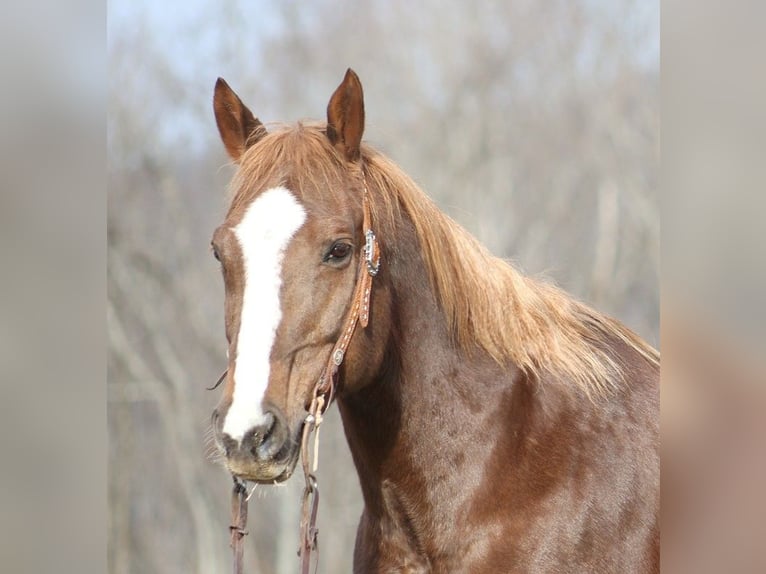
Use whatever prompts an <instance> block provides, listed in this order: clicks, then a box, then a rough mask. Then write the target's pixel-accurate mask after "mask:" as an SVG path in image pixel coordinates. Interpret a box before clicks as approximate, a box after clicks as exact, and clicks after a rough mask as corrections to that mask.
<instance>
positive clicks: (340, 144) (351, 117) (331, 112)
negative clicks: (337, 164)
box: [327, 68, 364, 161]
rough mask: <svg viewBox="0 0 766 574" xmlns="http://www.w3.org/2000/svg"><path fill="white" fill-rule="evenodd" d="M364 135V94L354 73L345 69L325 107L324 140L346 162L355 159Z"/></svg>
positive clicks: (357, 156) (357, 157)
mask: <svg viewBox="0 0 766 574" xmlns="http://www.w3.org/2000/svg"><path fill="white" fill-rule="evenodd" d="M362 132H364V94H363V92H362V83H361V82H360V81H359V76H357V75H356V73H355V72H354V70H352V69H351V68H349V69H348V70H346V76H345V77H344V78H343V81H342V82H341V84H340V86H338V88H337V89H336V90H335V93H333V95H332V97H331V98H330V103H329V104H327V137H328V138H329V139H330V142H331V143H332V144H333V145H334V146H335V147H336V149H337V150H338V151H340V152H341V153H342V154H343V156H344V157H345V158H346V159H347V160H349V161H357V160H358V159H359V153H360V152H359V146H360V145H361V143H362Z"/></svg>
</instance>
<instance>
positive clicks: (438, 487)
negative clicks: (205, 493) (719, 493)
mask: <svg viewBox="0 0 766 574" xmlns="http://www.w3.org/2000/svg"><path fill="white" fill-rule="evenodd" d="M213 107H214V112H215V119H216V123H217V126H218V130H219V132H220V136H221V139H222V141H223V144H224V147H225V148H226V150H227V152H228V154H229V155H230V157H231V158H232V160H233V161H234V163H235V164H236V166H237V172H236V174H235V175H234V177H233V180H232V184H231V187H232V190H233V192H232V199H231V204H230V207H229V209H228V212H227V214H226V216H225V219H224V221H223V223H222V224H221V225H220V226H219V227H218V228H217V229H216V230H215V232H214V233H213V237H212V242H211V244H212V251H213V253H214V255H215V257H216V258H217V259H218V260H219V261H220V263H221V269H222V274H223V280H224V285H225V303H224V307H225V330H226V338H227V341H228V371H227V374H226V376H225V380H224V386H223V391H222V395H221V399H220V402H219V403H218V405H217V407H216V408H215V410H214V412H213V415H212V424H213V428H214V436H215V441H216V444H217V445H218V448H219V449H220V451H221V454H222V458H223V459H224V460H225V465H226V467H227V469H228V470H229V471H230V472H231V473H232V474H233V475H234V476H235V477H239V478H240V479H242V480H249V481H254V482H260V483H275V482H281V481H284V480H287V479H288V478H289V477H290V476H291V475H292V473H293V471H294V469H295V466H296V462H297V460H298V458H299V453H300V451H301V448H302V447H305V444H304V443H305V440H304V434H305V433H304V432H303V431H304V430H305V428H306V425H307V424H308V422H307V420H308V418H309V417H308V416H307V415H308V413H309V412H312V413H313V412H315V411H316V409H315V408H314V407H315V406H316V401H317V397H321V398H322V399H325V401H323V402H324V405H323V408H326V407H327V405H328V404H329V403H330V402H334V403H335V404H337V406H338V409H339V410H340V415H341V419H342V423H343V428H344V432H345V435H346V439H347V442H348V446H349V448H350V451H351V454H352V458H353V461H354V465H355V467H356V471H357V474H358V479H359V484H360V486H361V491H362V497H363V501H364V508H363V511H362V514H361V518H360V520H359V525H358V529H357V535H356V543H355V548H354V555H353V564H354V567H353V568H354V572H433V573H439V572H472V573H483V572H492V573H497V572H523V573H539V572H557V573H560V572H589V573H614V572H640V573H649V572H659V522H658V516H659V364H660V355H659V352H658V351H656V350H655V349H654V348H652V347H651V346H650V345H649V344H648V343H646V342H645V341H644V340H642V339H641V338H640V337H639V336H638V335H636V334H635V333H634V332H632V331H631V330H629V329H628V328H627V327H625V326H624V325H622V324H621V323H619V322H618V321H617V320H615V319H612V318H610V317H608V316H606V315H604V314H602V313H599V312H598V311H596V310H594V309H592V308H590V307H588V306H587V305H585V304H583V303H581V302H578V301H577V300H575V299H574V298H573V297H571V296H569V295H567V294H566V293H564V292H563V291H562V290H560V289H558V288H557V287H555V286H553V285H552V284H550V283H549V282H547V281H543V280H540V279H536V278H532V277H529V276H526V275H523V274H522V273H521V272H519V271H518V270H516V269H515V268H514V267H513V266H512V265H511V264H509V263H508V262H506V261H504V260H502V259H500V258H497V257H495V256H493V255H492V254H490V253H489V251H488V250H487V249H486V248H485V247H484V246H483V245H482V244H480V243H479V241H478V240H477V239H475V238H474V237H473V236H472V235H470V234H469V233H468V232H467V231H466V230H464V229H463V228H462V227H461V226H460V225H459V224H457V223H456V222H455V221H453V220H452V219H450V218H449V217H448V216H446V215H445V214H444V213H442V212H441V211H440V210H439V209H438V208H437V207H436V205H435V204H434V202H433V201H432V200H431V199H430V198H429V197H428V196H427V195H426V194H425V193H424V192H423V191H422V190H421V189H419V187H418V186H417V185H416V184H415V183H414V182H413V181H412V179H410V178H409V177H408V176H407V175H406V174H405V173H403V171H402V170H401V169H400V168H399V167H397V166H396V165H395V164H394V163H393V162H392V161H391V160H390V159H388V158H386V157H385V156H384V155H383V154H382V153H380V152H379V151H376V150H375V149H374V148H373V147H371V146H370V145H368V144H367V143H365V142H363V141H362V135H363V131H364V122H365V110H364V97H363V90H362V85H361V82H360V80H359V78H358V76H357V75H356V74H355V73H354V72H353V71H352V70H351V69H349V70H348V71H347V72H346V75H345V77H344V79H343V81H342V82H341V84H340V85H339V86H338V88H337V89H336V90H335V92H334V93H333V94H332V96H331V98H330V100H329V103H328V106H327V119H326V122H310V121H303V122H299V123H297V124H292V125H288V124H286V125H277V126H274V127H271V126H270V127H269V129H267V128H266V127H265V126H264V124H263V123H261V121H260V120H258V119H257V118H256V117H255V116H254V115H253V114H252V112H251V111H250V110H249V109H248V108H247V107H246V106H245V105H244V104H243V103H242V101H241V100H240V98H239V96H237V94H236V93H235V92H234V91H233V90H232V89H231V88H230V87H229V85H228V84H227V83H226V82H225V81H224V80H222V79H220V78H219V79H218V81H217V83H216V86H215V91H214V98H213ZM373 279H374V281H373ZM312 408H314V410H311V409H312ZM320 412H322V408H321V407H320Z"/></svg>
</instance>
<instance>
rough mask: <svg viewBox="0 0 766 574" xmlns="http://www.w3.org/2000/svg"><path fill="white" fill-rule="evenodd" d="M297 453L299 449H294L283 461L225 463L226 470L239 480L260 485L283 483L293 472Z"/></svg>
mask: <svg viewBox="0 0 766 574" xmlns="http://www.w3.org/2000/svg"><path fill="white" fill-rule="evenodd" d="M299 452H300V449H298V448H296V449H294V450H293V452H291V453H290V455H289V457H288V458H286V459H285V460H251V461H242V460H237V461H227V462H226V468H227V469H228V471H229V472H230V473H231V474H233V475H234V476H236V477H237V478H238V479H240V480H247V481H250V482H256V483H260V484H274V483H279V482H284V481H286V480H287V479H288V478H290V477H291V476H292V475H293V472H295V465H296V463H297V462H298V453H299Z"/></svg>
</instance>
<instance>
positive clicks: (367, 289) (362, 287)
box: [208, 172, 380, 574]
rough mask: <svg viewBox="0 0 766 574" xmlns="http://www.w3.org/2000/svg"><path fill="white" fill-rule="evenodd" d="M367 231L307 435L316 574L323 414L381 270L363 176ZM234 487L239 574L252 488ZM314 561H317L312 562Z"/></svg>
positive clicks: (306, 527)
mask: <svg viewBox="0 0 766 574" xmlns="http://www.w3.org/2000/svg"><path fill="white" fill-rule="evenodd" d="M362 178H363V179H362V181H363V188H364V189H363V195H362V230H363V233H364V239H365V241H364V247H363V248H362V252H361V257H360V260H359V268H358V271H357V280H356V287H355V288H354V293H353V295H352V300H351V301H352V304H351V309H350V310H349V312H348V315H346V319H345V321H344V322H343V330H342V331H341V334H340V337H339V338H338V340H337V341H336V342H335V346H334V347H333V350H332V353H330V357H329V359H328V361H327V365H326V366H325V369H324V371H323V372H322V374H321V376H320V377H319V379H318V380H317V382H316V384H315V385H314V390H313V391H312V394H311V402H310V404H309V408H308V414H307V415H306V418H305V420H304V423H303V431H302V433H301V466H302V467H303V475H304V477H305V480H306V485H305V487H304V488H303V501H302V504H301V522H300V546H299V548H298V556H299V557H300V563H301V567H300V572H301V574H308V573H309V572H310V571H311V563H312V561H313V563H314V570H315V571H316V565H317V562H318V545H317V542H318V539H317V535H318V533H319V531H318V529H317V527H316V519H317V511H318V509H319V484H318V482H317V478H316V470H317V466H318V463H319V426H320V425H321V424H322V415H323V414H324V412H325V411H326V410H327V408H328V407H329V406H330V403H331V402H332V400H333V398H334V397H335V393H336V391H337V386H338V371H339V370H340V366H341V365H342V364H343V360H344V359H345V357H346V351H347V350H348V346H349V344H350V343H351V337H352V336H353V334H354V331H355V330H356V325H357V323H361V325H362V328H366V327H367V325H368V323H369V321H370V295H371V294H372V280H373V279H374V278H375V276H376V275H377V274H378V271H379V270H380V248H379V246H378V241H377V238H376V237H375V233H374V232H373V230H372V211H371V209H370V199H369V194H368V192H367V182H366V181H365V179H364V172H363V173H362ZM227 373H228V369H227V370H225V371H224V372H223V374H222V375H221V376H220V378H219V379H218V381H217V382H216V383H215V385H213V386H212V387H209V388H208V390H213V389H215V388H216V387H218V386H219V385H220V384H221V383H222V382H223V380H224V379H225V378H226V374H227ZM312 433H313V435H314V437H313V438H314V443H313V445H312V448H311V451H313V452H309V441H310V438H311V435H312ZM233 478H234V487H233V489H232V493H231V526H229V530H230V533H231V547H232V551H233V555H234V573H235V574H241V573H242V564H243V562H242V561H243V555H244V548H243V538H244V536H245V535H246V534H247V531H245V525H246V523H247V499H248V498H249V497H248V496H247V489H246V488H245V486H244V484H243V483H242V482H241V481H240V480H239V479H238V478H237V477H236V476H234V477H233ZM312 557H313V560H312Z"/></svg>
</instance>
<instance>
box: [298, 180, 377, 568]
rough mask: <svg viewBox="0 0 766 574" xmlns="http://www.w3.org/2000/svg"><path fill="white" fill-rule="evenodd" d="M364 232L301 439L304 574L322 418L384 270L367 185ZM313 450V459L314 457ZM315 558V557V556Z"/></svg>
mask: <svg viewBox="0 0 766 574" xmlns="http://www.w3.org/2000/svg"><path fill="white" fill-rule="evenodd" d="M362 211H363V220H362V231H363V232H364V238H365V245H364V248H363V249H362V253H361V257H360V261H359V271H358V273H357V281H356V287H355V288H354V294H353V295H352V304H351V310H350V311H349V313H348V315H347V316H346V320H345V321H344V322H343V330H342V331H341V335H340V338H339V339H338V341H337V342H336V343H335V346H334V347H333V350H332V353H331V354H330V358H329V359H328V361H327V366H326V367H325V370H324V373H322V375H321V377H320V378H319V380H318V381H317V384H316V385H315V386H314V392H313V396H312V399H311V405H310V406H309V414H308V415H307V416H306V421H305V422H304V425H303V435H302V440H301V464H302V466H303V474H304V477H305V479H306V486H305V487H304V489H303V504H302V509H301V527H300V547H299V548H298V555H299V556H300V560H301V566H300V572H301V574H309V573H310V572H311V570H312V563H313V567H314V570H315V569H316V566H317V564H318V560H319V559H318V552H319V548H318V535H319V529H318V528H317V527H316V519H317V511H318V509H319V485H318V483H317V479H316V475H315V474H314V473H315V472H316V469H317V465H318V462H319V461H318V456H319V426H320V425H321V423H322V415H323V413H324V412H325V410H327V407H329V406H330V403H331V402H332V399H333V397H334V395H335V392H336V390H337V385H338V370H339V369H340V366H341V365H342V364H343V359H344V358H345V356H346V351H347V350H348V345H349V343H350V342H351V337H352V336H353V334H354V331H355V329H356V325H357V323H361V324H362V328H363V329H364V328H365V327H367V325H368V324H369V321H370V295H371V293H372V280H373V278H374V277H375V276H376V275H377V274H378V270H379V269H380V249H379V247H378V241H377V239H376V238H375V233H374V232H373V231H372V214H371V212H370V200H369V198H368V195H367V185H366V184H365V186H364V196H363V197H362ZM312 433H313V435H314V445H313V449H309V442H310V437H311V435H312ZM310 450H313V457H312V455H311V454H310ZM312 555H313V556H312Z"/></svg>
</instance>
